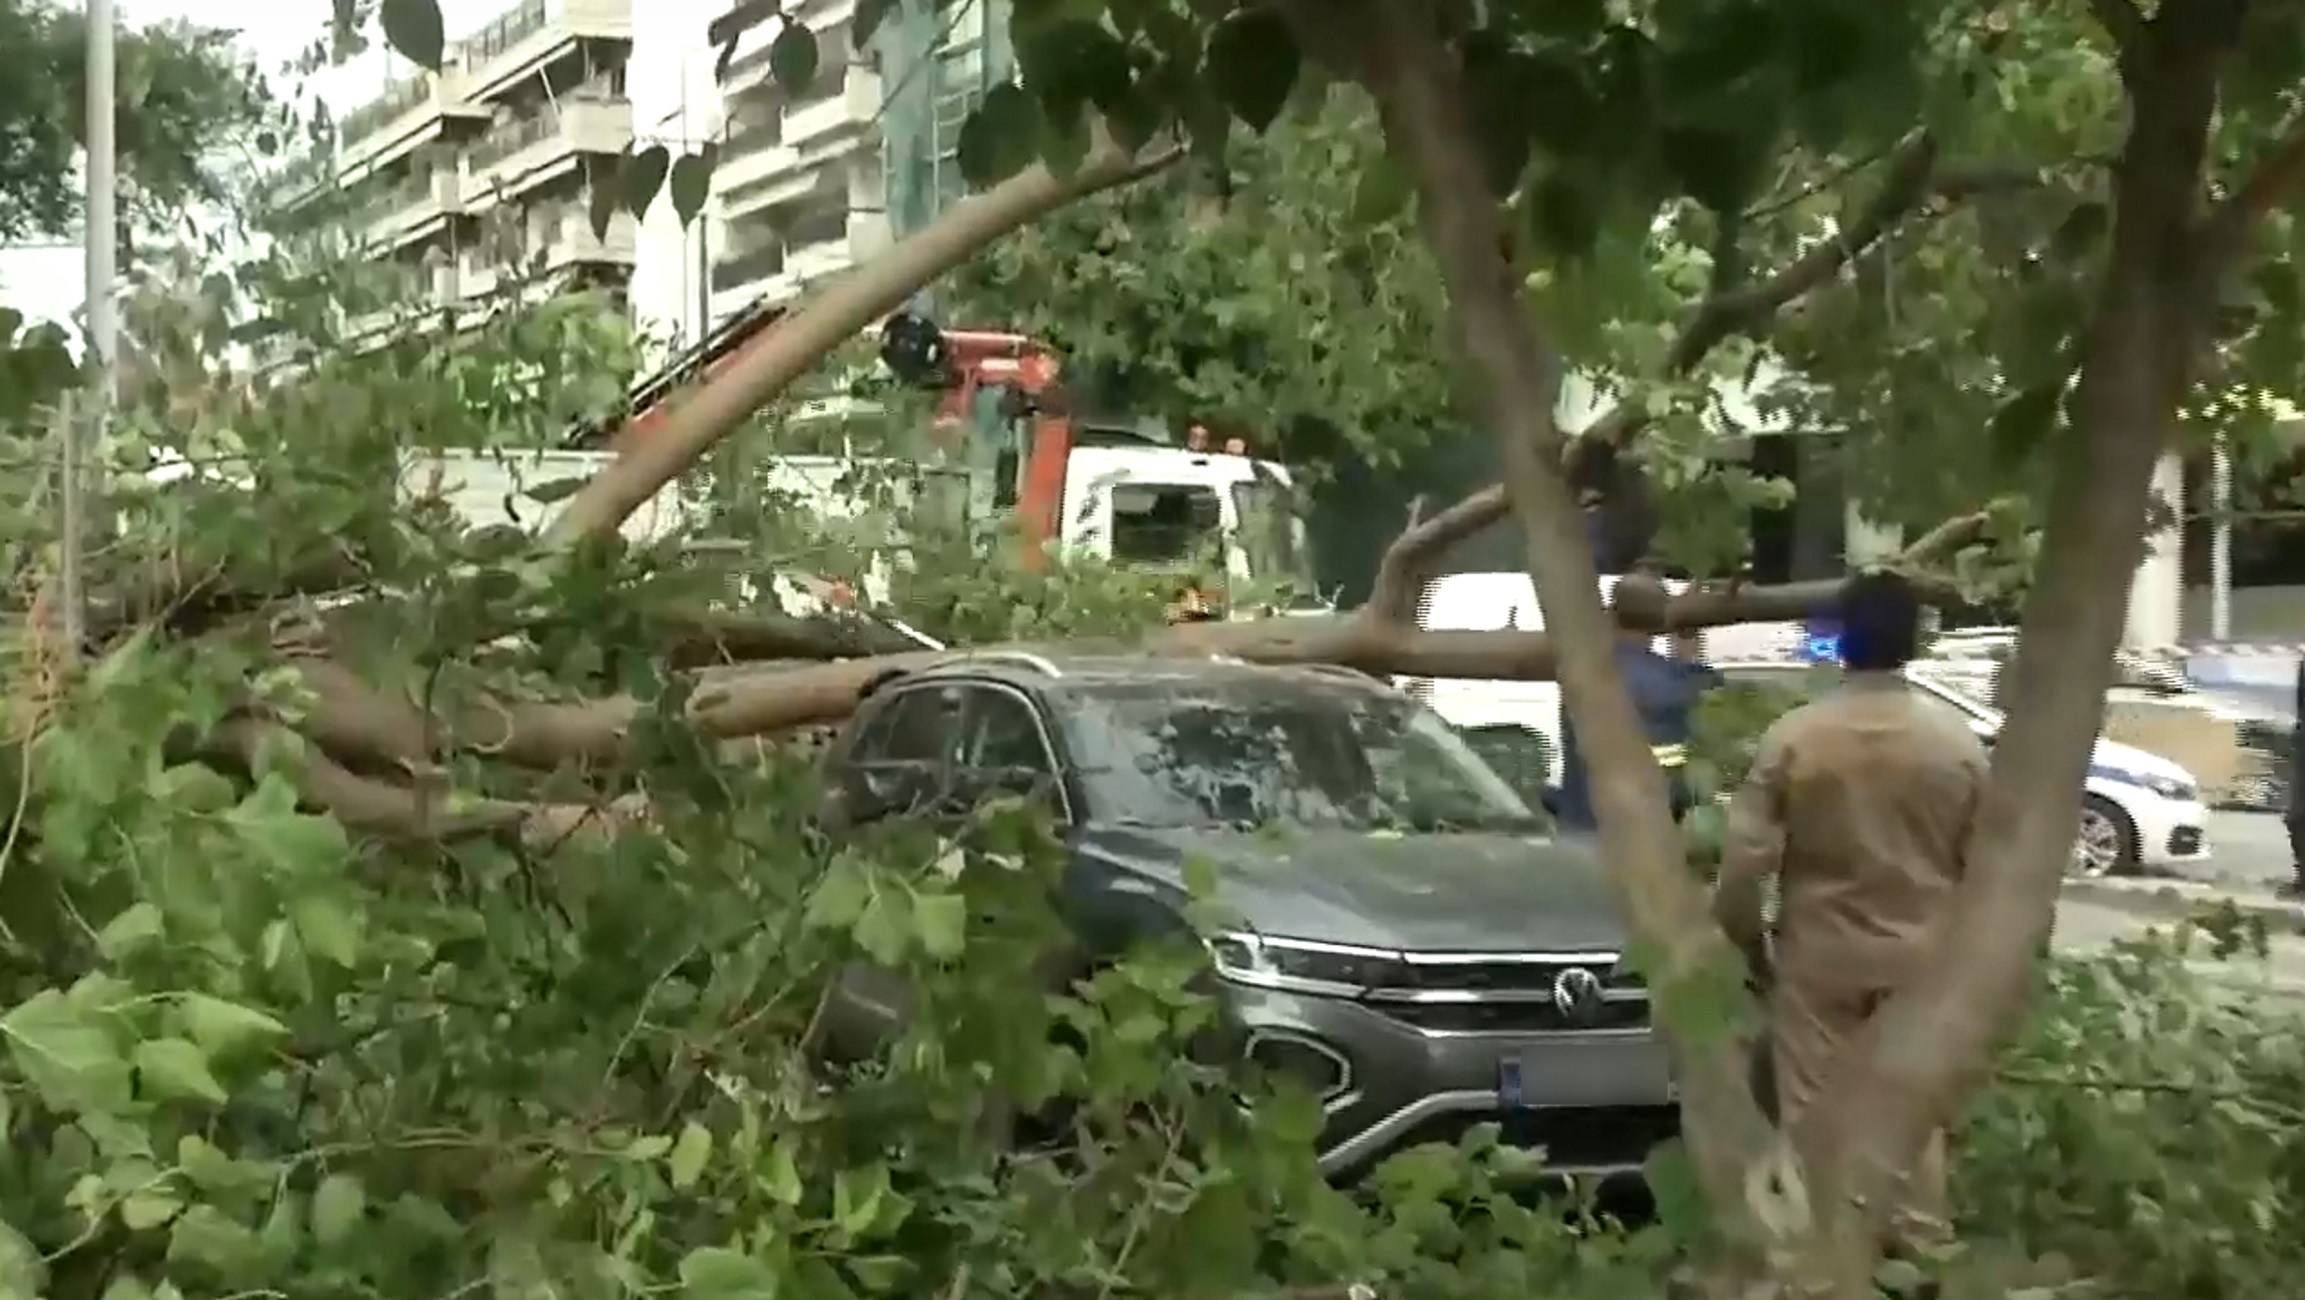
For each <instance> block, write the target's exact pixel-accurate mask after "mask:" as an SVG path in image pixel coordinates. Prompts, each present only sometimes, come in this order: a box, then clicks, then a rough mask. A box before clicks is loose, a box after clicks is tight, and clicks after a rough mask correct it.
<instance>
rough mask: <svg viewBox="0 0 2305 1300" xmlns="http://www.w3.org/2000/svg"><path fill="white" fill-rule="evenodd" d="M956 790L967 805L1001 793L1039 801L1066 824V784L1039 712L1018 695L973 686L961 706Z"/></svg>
mask: <svg viewBox="0 0 2305 1300" xmlns="http://www.w3.org/2000/svg"><path fill="white" fill-rule="evenodd" d="M959 732H960V742H959V744H958V746H957V750H958V753H957V756H956V771H957V773H958V780H957V785H958V790H957V791H956V792H957V793H959V794H961V795H962V796H963V797H964V798H965V799H966V800H967V802H969V803H977V802H981V801H982V800H984V799H986V798H993V797H998V796H1003V795H1013V796H1019V797H1023V798H1027V799H1032V800H1037V801H1040V802H1041V803H1043V804H1044V805H1045V806H1046V808H1047V809H1048V811H1049V814H1050V815H1051V816H1053V817H1055V818H1056V819H1057V821H1058V823H1059V825H1060V826H1061V825H1062V824H1064V823H1065V822H1067V821H1069V817H1068V816H1067V811H1068V810H1067V808H1066V803H1065V791H1064V783H1063V781H1062V780H1061V779H1060V776H1059V772H1058V769H1057V763H1056V754H1055V751H1054V750H1053V748H1052V747H1051V744H1050V739H1049V735H1048V729H1047V727H1046V726H1045V725H1043V723H1042V722H1041V718H1040V713H1039V710H1038V709H1037V708H1036V707H1035V706H1034V704H1033V702H1032V700H1031V699H1030V698H1029V697H1028V696H1026V695H1025V694H1024V693H1023V692H1022V691H1018V690H1016V689H1014V688H1012V687H1007V686H1002V685H999V684H997V683H992V682H979V683H974V684H972V685H971V686H970V687H969V688H968V690H967V692H966V694H965V700H964V702H963V704H962V706H961V718H960V727H959Z"/></svg>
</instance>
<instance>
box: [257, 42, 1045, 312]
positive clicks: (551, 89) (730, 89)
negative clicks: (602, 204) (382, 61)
mask: <svg viewBox="0 0 2305 1300" xmlns="http://www.w3.org/2000/svg"><path fill="white" fill-rule="evenodd" d="M736 3H737V0H652V3H651V4H650V6H649V8H648V9H647V10H646V11H645V12H646V14H647V17H648V21H647V23H646V25H645V27H646V29H645V30H637V29H636V26H635V21H634V11H635V6H634V3H633V0H519V2H518V3H514V4H512V5H510V6H509V7H506V8H503V9H501V10H499V11H497V12H496V13H495V14H494V15H493V16H492V17H488V18H486V19H485V21H482V22H481V23H480V24H479V25H478V26H477V27H475V28H470V29H468V31H469V34H468V35H466V36H464V37H463V38H462V39H461V40H458V41H456V42H455V43H454V44H453V46H452V48H451V50H450V52H449V55H448V59H447V66H446V67H445V68H444V69H443V70H442V71H441V72H440V73H439V74H437V75H434V74H430V73H425V72H421V71H413V72H412V71H409V70H408V69H407V65H406V64H405V63H403V64H402V65H401V69H402V71H401V74H400V75H398V76H397V77H394V78H393V79H391V80H390V81H389V82H388V83H386V84H384V85H383V86H382V88H381V90H380V91H379V92H377V93H375V94H373V95H372V96H369V97H367V98H366V100H365V102H361V103H358V104H357V105H355V106H354V107H352V108H350V109H349V110H347V111H345V112H344V113H343V114H342V115H341V118H340V121H339V129H338V138H339V144H338V148H337V151H336V155H335V158H334V165H333V172H332V177H333V181H334V187H333V189H331V187H329V186H327V185H323V184H319V183H318V182H320V181H322V180H326V179H329V178H324V177H318V176H313V175H307V176H306V177H305V178H304V180H303V183H304V186H305V188H303V189H302V190H301V191H300V192H299V195H298V198H297V199H296V200H295V201H298V202H314V201H317V200H318V199H319V197H320V196H322V195H324V194H329V193H331V192H333V193H335V194H337V195H339V196H340V197H339V199H338V200H337V201H338V202H339V203H343V202H347V201H348V202H349V204H350V206H351V207H352V209H353V211H354V213H355V215H354V217H353V218H352V221H353V223H354V225H355V228H356V229H357V230H358V231H359V232H360V234H361V236H362V238H363V240H364V242H365V244H366V246H367V247H368V248H369V249H370V250H372V252H373V253H374V255H375V256H376V257H377V258H378V259H380V260H389V261H392V262H396V263H398V264H400V265H401V266H403V267H405V268H407V270H408V272H409V277H410V281H411V282H412V283H414V284H415V285H417V286H418V294H417V296H418V297H419V299H420V300H421V301H422V302H424V303H426V304H428V305H438V306H465V307H471V308H475V309H477V308H480V307H482V306H485V305H487V304H489V303H492V302H497V301H501V300H503V299H504V298H505V296H506V295H507V294H509V293H511V292H513V291H515V290H519V291H523V292H536V293H543V292H550V291H551V290H552V289H554V288H556V287H558V286H560V285H564V284H566V283H568V282H569V281H570V280H572V279H575V280H581V281H583V282H587V283H593V284H599V283H609V284H614V285H627V284H629V286H630V292H631V299H630V301H631V305H632V308H633V311H634V314H635V316H636V318H637V319H638V322H639V323H640V324H641V325H642V326H643V327H644V329H645V330H646V331H648V332H650V333H652V334H656V335H661V336H666V339H665V341H667V342H684V341H693V340H694V339H695V338H696V337H698V336H699V335H700V334H701V333H702V332H703V331H704V330H705V329H707V328H709V327H710V325H711V324H712V323H713V322H717V321H720V320H725V319H727V318H728V317H729V316H731V315H733V314H735V313H736V312H738V311H741V310H743V309H744V308H746V307H749V306H751V305H753V304H754V303H757V302H760V301H763V300H768V301H783V300H787V299H790V298H793V297H796V296H797V295H798V294H800V293H801V292H802V291H803V290H804V289H806V288H807V287H809V286H810V285H812V284H815V283H817V282H820V281H821V280H822V279H823V278H824V277H826V276H828V275H831V274H833V273H835V272H837V271H839V270H842V269H843V268H846V267H848V266H850V265H852V264H853V263H855V262H856V261H858V260H860V259H863V258H867V257H870V256H872V255H873V254H874V253H876V252H878V251H879V250H880V249H882V248H884V247H886V246H887V244H888V243H889V242H890V240H891V238H892V231H893V232H899V233H900V232H901V231H903V230H905V229H909V228H911V227H914V226H917V225H918V224H920V223H921V222H923V221H926V220H928V219H931V218H932V217H933V216H934V214H935V213H936V212H937V211H938V210H940V209H941V208H942V207H944V206H946V205H948V204H949V203H951V202H952V201H954V200H955V199H957V198H958V197H959V196H960V195H961V194H962V193H963V192H964V189H965V187H964V186H963V184H962V182H961V179H960V175H959V169H958V167H957V165H956V164H955V160H954V153H953V146H954V142H955V140H957V138H958V133H959V128H960V123H961V122H962V121H963V120H965V118H966V116H967V114H968V111H969V110H970V109H971V108H972V107H973V106H974V105H975V104H976V102H977V101H978V100H979V99H980V98H981V97H982V95H983V93H984V91H985V90H986V89H987V88H988V87H989V86H990V85H991V84H993V83H994V82H995V81H997V80H998V79H999V78H1001V77H1004V76H1006V75H1007V71H1008V66H1009V65H1008V62H1007V60H1006V57H1005V28H1006V23H1007V10H1008V3H1009V0H959V2H958V3H956V4H951V5H948V6H945V7H944V8H942V9H941V10H938V11H935V12H934V13H931V12H930V11H929V9H928V7H926V6H922V7H921V10H920V13H919V14H918V15H917V16H915V17H914V18H912V19H903V18H894V17H892V18H891V19H890V20H889V21H888V22H887V23H885V24H884V26H883V31H882V34H881V36H880V37H879V38H876V39H875V41H874V42H872V45H871V48H869V49H868V50H865V51H858V50H856V49H854V48H853V46H854V39H853V36H852V31H853V26H852V24H853V19H854V12H855V7H856V6H855V0H786V4H785V7H784V13H785V17H786V19H787V21H792V22H800V23H805V24H807V25H808V26H809V27H810V28H811V29H812V30H813V31H814V32H815V33H816V37H817V47H818V50H819V54H820V59H819V68H818V73H817V76H816V77H815V79H814V81H813V84H811V85H810V86H809V87H807V88H806V89H805V90H803V91H800V92H799V93H793V92H791V91H790V90H788V89H787V88H785V87H783V86H780V85H778V84H777V82H776V80H775V78H774V77H773V75H772V74H771V71H770V67H769V55H768V51H769V46H770V43H771V41H772V40H773V38H774V36H775V33H776V30H777V28H776V26H775V25H774V24H773V23H771V24H764V25H763V27H762V28H761V29H759V30H756V31H755V32H753V33H751V34H750V35H748V36H747V37H746V38H745V40H744V42H743V43H742V45H740V47H739V49H738V51H737V54H736V56H735V57H734V58H733V59H732V60H731V61H730V62H729V65H728V67H727V68H726V70H725V73H724V74H721V75H716V74H715V70H714V68H713V64H714V61H715V58H714V56H715V53H716V52H715V51H713V50H712V49H711V48H710V47H709V46H707V45H706V44H705V41H704V34H705V31H706V29H707V28H708V27H709V26H710V24H711V22H712V20H713V19H715V18H717V17H719V16H721V14H723V13H725V12H728V11H730V10H732V9H733V8H734V7H735V6H736ZM444 8H447V9H449V10H450V13H449V15H448V16H449V23H450V30H451V32H454V31H456V30H457V29H458V27H459V24H458V21H457V20H458V18H459V16H460V15H459V14H458V13H457V12H456V11H457V10H461V9H463V8H464V5H463V4H460V3H456V2H455V0H451V2H450V3H449V4H446V5H444ZM474 8H475V9H477V8H478V6H477V5H476V6H474ZM483 12H485V11H483ZM900 12H909V11H900ZM908 70H910V71H908ZM892 92H896V95H895V96H892ZM636 141H637V142H638V143H640V144H644V145H645V144H654V143H663V144H665V145H666V146H667V147H669V148H670V149H671V150H672V151H673V152H674V153H675V154H681V153H689V152H693V151H694V150H695V149H696V148H698V147H700V146H702V145H703V144H705V143H706V142H712V143H716V144H717V145H718V148H719V162H718V165H717V166H716V168H715V171H714V176H713V180H712V201H711V204H710V205H709V207H708V208H707V210H706V213H705V215H704V217H703V219H702V220H701V221H699V222H697V223H695V225H694V226H693V227H691V228H689V229H687V230H683V229H681V228H680V227H679V224H678V222H677V221H676V220H675V219H674V217H673V216H672V214H671V212H670V211H669V209H670V204H669V203H668V202H666V201H664V200H662V199H661V198H660V199H659V201H658V202H657V203H656V205H655V206H654V207H653V208H652V209H651V211H650V212H649V213H648V215H647V219H646V221H645V222H644V223H639V222H635V221H634V220H633V219H632V218H631V217H630V216H629V215H625V214H622V213H620V214H618V215H617V216H616V217H615V218H614V219H613V221H612V222H611V223H610V226H609V230H608V234H607V236H606V238H601V237H599V236H596V235H595V234H594V233H593V230H592V228H591V222H590V214H589V210H588V205H587V192H588V191H587V183H588V181H589V179H590V178H592V177H594V176H605V175H610V174H612V171H611V169H613V168H614V167H615V166H616V164H617V160H618V155H619V154H620V153H621V152H622V151H623V150H625V149H626V148H627V146H629V145H632V144H634V143H635V142H636ZM884 145H885V146H886V147H884ZM892 191H894V197H895V198H896V199H897V202H896V203H895V204H893V205H892V203H891V201H890V200H891V197H892ZM892 206H893V207H894V208H895V209H896V211H895V212H894V214H893V216H892V211H891V209H892Z"/></svg>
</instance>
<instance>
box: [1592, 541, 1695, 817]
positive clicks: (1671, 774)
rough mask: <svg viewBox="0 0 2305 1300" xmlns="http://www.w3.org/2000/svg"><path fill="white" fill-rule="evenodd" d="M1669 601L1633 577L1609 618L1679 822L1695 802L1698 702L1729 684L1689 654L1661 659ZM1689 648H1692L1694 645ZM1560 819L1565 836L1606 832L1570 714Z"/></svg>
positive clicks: (1655, 582)
mask: <svg viewBox="0 0 2305 1300" xmlns="http://www.w3.org/2000/svg"><path fill="white" fill-rule="evenodd" d="M1670 596H1671V593H1670V592H1668V591H1667V590H1666V589H1665V584H1664V580H1663V579H1661V578H1658V577H1655V576H1653V575H1651V574H1647V573H1629V574H1626V575H1625V576H1624V577H1622V578H1619V579H1618V580H1617V586H1616V590H1614V591H1613V592H1611V593H1610V596H1609V615H1610V618H1611V620H1612V621H1613V622H1614V623H1615V624H1616V631H1617V645H1616V657H1617V671H1618V672H1619V673H1620V674H1622V675H1623V677H1624V679H1625V689H1626V691H1628V692H1629V693H1630V694H1631V695H1632V697H1633V708H1634V709H1635V710H1637V711H1638V712H1639V713H1640V715H1641V726H1642V728H1643V729H1644V730H1645V731H1647V732H1648V737H1649V747H1650V750H1651V752H1652V753H1654V754H1655V755H1656V756H1657V763H1658V765H1659V766H1661V767H1663V768H1664V769H1665V780H1666V783H1667V786H1668V788H1669V789H1670V791H1671V795H1672V801H1673V816H1674V818H1675V819H1678V818H1680V817H1681V816H1683V815H1684V814H1686V813H1687V812H1688V811H1689V808H1690V807H1691V806H1692V805H1693V804H1694V802H1695V798H1696V796H1695V792H1694V791H1693V790H1692V789H1691V788H1690V786H1689V781H1688V773H1687V768H1688V764H1689V735H1690V732H1691V730H1692V728H1693V727H1694V725H1695V721H1696V709H1697V701H1698V700H1699V699H1700V698H1701V697H1703V695H1704V693H1705V692H1706V691H1708V690H1710V689H1712V688H1713V687H1715V686H1718V685H1720V684H1721V681H1722V678H1721V675H1720V673H1719V672H1717V671H1715V670H1714V669H1713V668H1711V667H1710V666H1708V665H1706V664H1704V663H1702V662H1698V661H1696V659H1695V658H1694V657H1693V656H1692V655H1690V654H1688V653H1687V652H1686V650H1685V649H1684V651H1683V653H1681V654H1679V655H1674V656H1668V655H1663V654H1659V653H1658V652H1657V649H1656V644H1655V643H1656V639H1657V636H1658V634H1659V633H1660V632H1662V631H1663V630H1664V627H1665V602H1666V601H1667V600H1668V599H1669V598H1670ZM1683 644H1684V647H1685V646H1686V644H1687V643H1686V642H1684V643H1683ZM1554 813H1555V816H1556V817H1557V818H1558V820H1559V822H1560V825H1561V828H1562V829H1563V830H1569V831H1590V830H1593V829H1594V828H1595V827H1597V826H1598V825H1599V819H1598V818H1597V817H1596V816H1595V815H1594V812H1593V789H1592V774H1591V772H1590V771H1588V770H1587V769H1586V766H1585V755H1584V751H1583V749H1582V748H1581V747H1580V746H1579V745H1578V744H1577V728H1576V725H1575V724H1574V723H1572V722H1570V721H1569V719H1568V714H1567V712H1566V711H1565V710H1564V711H1563V713H1562V715H1561V793H1560V798H1559V802H1558V805H1557V806H1556V807H1555V809H1554Z"/></svg>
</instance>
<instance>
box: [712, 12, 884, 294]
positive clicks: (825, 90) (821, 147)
mask: <svg viewBox="0 0 2305 1300" xmlns="http://www.w3.org/2000/svg"><path fill="white" fill-rule="evenodd" d="M723 7H724V8H729V9H733V8H734V7H735V6H734V5H733V4H729V5H724V6H723ZM855 8H856V6H855V4H854V3H853V0H801V2H800V3H788V4H787V5H786V7H785V14H786V17H787V20H788V21H792V22H799V23H805V24H807V25H808V26H809V28H810V29H811V30H813V31H814V32H815V33H816V41H817V51H818V55H819V64H818V68H817V75H816V78H815V81H814V83H813V84H812V85H810V86H809V87H808V88H807V89H806V90H804V91H801V92H800V93H798V94H794V93H791V92H790V91H788V90H787V89H786V88H784V87H782V86H780V85H778V84H777V82H776V80H775V78H774V77H773V76H771V75H770V72H769V57H768V51H769V42H770V38H771V36H772V35H773V33H772V32H771V31H761V32H756V33H754V34H753V35H752V36H751V37H748V38H747V39H746V41H745V43H744V45H743V46H741V47H740V49H739V52H738V54H737V57H736V58H735V59H734V60H732V61H731V62H730V64H729V68H728V75H727V77H726V79H725V80H723V81H722V83H721V95H722V97H723V99H722V103H723V110H722V111H723V114H724V125H723V128H722V139H721V151H720V163H719V165H718V166H717V167H716V168H715V169H714V173H713V184H712V188H713V193H714V196H715V202H714V205H713V206H714V209H715V211H714V214H713V215H714V218H715V220H714V230H713V232H712V239H711V248H712V298H711V311H712V316H713V318H714V319H716V320H718V319H724V318H726V317H728V316H730V315H732V314H734V313H735V312H737V311H740V310H742V309H743V308H745V307H746V306H749V305H750V304H752V303H754V302H758V301H760V300H762V299H768V300H782V299H787V298H791V297H794V296H797V295H798V294H799V293H800V292H801V290H803V289H805V288H806V287H807V286H808V285H809V284H810V283H812V282H814V281H816V280H819V279H822V278H823V277H824V276H826V275H829V274H831V273H833V272H835V271H838V270H840V269H842V268H843V267H846V266H848V265H850V264H851V263H852V262H854V261H856V260H857V259H859V258H862V257H868V256H870V255H871V254H872V253H874V252H875V251H877V250H878V249H880V248H881V247H884V246H885V245H886V244H887V242H888V237H889V228H888V218H887V212H886V206H887V205H886V203H885V202H884V199H883V192H884V187H883V181H882V177H881V160H880V147H879V146H880V141H879V137H878V133H877V131H876V130H875V129H874V128H875V126H876V120H875V119H876V118H877V116H878V114H879V109H880V98H881V76H880V71H879V67H878V60H877V59H876V58H875V57H874V56H873V55H872V54H871V53H870V52H860V51H857V50H855V49H854V48H853V47H854V44H855V38H854V35H853V29H852V27H851V26H850V23H851V20H852V18H853V16H854V12H855Z"/></svg>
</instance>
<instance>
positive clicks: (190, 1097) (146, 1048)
mask: <svg viewBox="0 0 2305 1300" xmlns="http://www.w3.org/2000/svg"><path fill="white" fill-rule="evenodd" d="M136 1077H137V1079H138V1080H139V1081H140V1082H141V1084H142V1085H143V1087H142V1090H143V1092H144V1093H145V1094H146V1095H148V1096H152V1097H155V1098H159V1099H162V1100H170V1101H205V1102H208V1103H210V1104H212V1105H217V1106H221V1105H223V1104H224V1103H225V1101H226V1100H228V1098H227V1095H226V1093H225V1091H224V1085H223V1084H221V1083H218V1082H217V1081H216V1076H215V1075H214V1074H211V1073H210V1072H209V1070H208V1057H207V1054H206V1053H204V1052H202V1051H201V1050H200V1047H199V1045H198V1044H196V1043H194V1042H193V1041H192V1040H190V1039H188V1038H153V1039H147V1040H145V1041H144V1042H141V1043H138V1044H137V1045H136Z"/></svg>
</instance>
